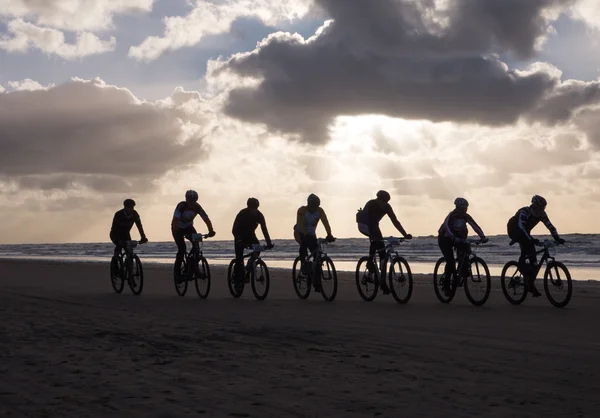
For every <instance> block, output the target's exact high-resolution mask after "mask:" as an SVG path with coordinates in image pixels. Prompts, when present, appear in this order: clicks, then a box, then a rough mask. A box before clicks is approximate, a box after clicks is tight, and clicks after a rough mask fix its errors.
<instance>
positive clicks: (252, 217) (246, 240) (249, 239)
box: [231, 197, 274, 291]
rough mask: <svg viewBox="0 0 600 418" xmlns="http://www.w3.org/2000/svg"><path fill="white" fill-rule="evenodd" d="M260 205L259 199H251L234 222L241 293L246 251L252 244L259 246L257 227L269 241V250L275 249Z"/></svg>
mask: <svg viewBox="0 0 600 418" xmlns="http://www.w3.org/2000/svg"><path fill="white" fill-rule="evenodd" d="M259 205H260V203H259V202H258V199H256V198H254V197H250V198H249V199H248V200H247V202H246V208H244V209H242V210H241V211H239V213H238V214H237V216H236V217H235V221H234V222H233V228H232V230H231V232H232V233H233V239H234V250H235V272H236V279H237V283H236V285H237V286H236V288H237V289H236V290H238V291H241V289H240V287H241V285H242V277H243V270H244V249H245V248H246V247H248V246H250V245H252V244H258V238H257V237H256V233H255V231H256V227H257V226H258V225H260V229H261V230H262V233H263V236H264V237H265V240H266V241H267V248H268V249H271V248H273V247H274V245H273V243H272V242H271V237H270V236H269V231H268V230H267V224H266V222H265V217H264V215H263V214H262V213H261V212H260V211H259V210H258V206H259Z"/></svg>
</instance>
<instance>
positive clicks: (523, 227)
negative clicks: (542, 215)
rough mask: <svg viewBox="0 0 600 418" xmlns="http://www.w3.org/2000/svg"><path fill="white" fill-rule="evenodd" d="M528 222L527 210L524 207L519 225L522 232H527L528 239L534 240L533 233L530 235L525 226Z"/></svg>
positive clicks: (520, 214)
mask: <svg viewBox="0 0 600 418" xmlns="http://www.w3.org/2000/svg"><path fill="white" fill-rule="evenodd" d="M526 222H527V211H526V210H524V209H521V210H520V211H519V221H518V224H517V225H518V227H519V229H520V230H521V232H523V233H524V234H525V236H526V237H527V239H528V240H529V241H533V237H532V236H531V235H529V232H527V228H525V223H526Z"/></svg>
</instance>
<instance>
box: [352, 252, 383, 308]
mask: <svg viewBox="0 0 600 418" xmlns="http://www.w3.org/2000/svg"><path fill="white" fill-rule="evenodd" d="M369 260H370V258H369V257H367V256H365V257H361V258H360V260H358V264H356V288H357V289H358V294H359V295H360V297H361V298H363V300H365V301H367V302H371V301H372V300H373V299H375V296H377V291H378V290H379V277H378V275H377V272H376V271H375V272H373V273H371V272H370V271H369V269H368V267H367V264H368V262H369Z"/></svg>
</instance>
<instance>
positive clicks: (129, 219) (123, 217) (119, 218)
mask: <svg viewBox="0 0 600 418" xmlns="http://www.w3.org/2000/svg"><path fill="white" fill-rule="evenodd" d="M133 224H135V225H136V226H137V228H138V230H139V231H140V235H141V236H142V237H144V236H145V234H144V228H143V227H142V221H141V218H140V215H139V213H137V212H136V211H135V210H134V211H132V212H131V214H129V215H128V214H127V212H126V211H125V209H121V210H119V211H117V212H116V213H115V216H114V217H113V221H112V226H111V227H110V231H111V232H112V233H116V234H120V233H128V232H129V231H131V228H132V227H133Z"/></svg>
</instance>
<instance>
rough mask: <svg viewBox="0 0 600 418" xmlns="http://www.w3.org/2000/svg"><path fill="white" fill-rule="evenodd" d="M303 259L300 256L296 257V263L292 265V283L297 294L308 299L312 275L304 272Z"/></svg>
mask: <svg viewBox="0 0 600 418" xmlns="http://www.w3.org/2000/svg"><path fill="white" fill-rule="evenodd" d="M301 261H302V260H301V258H300V257H296V259H295V260H294V265H293V267H292V284H293V286H294V291H295V292H296V295H298V297H299V298H300V299H306V298H308V295H310V291H311V280H310V276H307V275H305V274H303V273H302V269H301V266H302V263H301Z"/></svg>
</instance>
